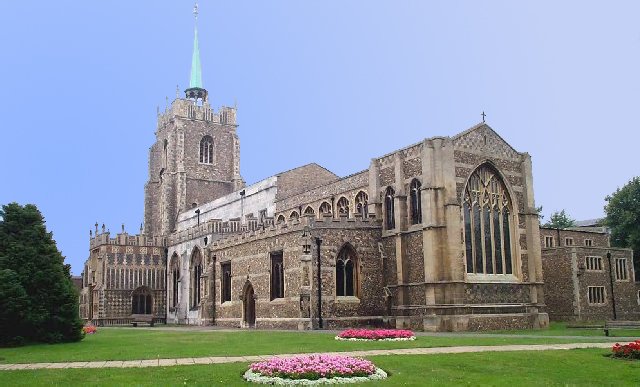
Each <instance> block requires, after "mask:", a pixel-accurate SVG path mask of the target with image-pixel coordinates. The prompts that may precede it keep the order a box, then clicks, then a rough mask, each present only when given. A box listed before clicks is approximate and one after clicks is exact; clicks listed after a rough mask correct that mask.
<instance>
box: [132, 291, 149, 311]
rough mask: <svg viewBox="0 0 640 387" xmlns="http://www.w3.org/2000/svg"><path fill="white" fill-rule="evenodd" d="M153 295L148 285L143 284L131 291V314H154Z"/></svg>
mask: <svg viewBox="0 0 640 387" xmlns="http://www.w3.org/2000/svg"><path fill="white" fill-rule="evenodd" d="M152 313H153V297H151V291H150V290H149V288H148V287H146V286H141V287H139V288H137V289H136V290H134V291H133V293H131V314H152Z"/></svg>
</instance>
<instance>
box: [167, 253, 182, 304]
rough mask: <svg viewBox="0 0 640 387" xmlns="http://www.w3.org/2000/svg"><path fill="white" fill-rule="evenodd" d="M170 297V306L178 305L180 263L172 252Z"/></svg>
mask: <svg viewBox="0 0 640 387" xmlns="http://www.w3.org/2000/svg"><path fill="white" fill-rule="evenodd" d="M170 267H171V296H170V297H171V299H170V300H169V305H171V306H172V307H174V308H175V307H177V306H178V287H179V286H180V263H179V260H178V255H177V254H174V255H173V257H171V266H170Z"/></svg>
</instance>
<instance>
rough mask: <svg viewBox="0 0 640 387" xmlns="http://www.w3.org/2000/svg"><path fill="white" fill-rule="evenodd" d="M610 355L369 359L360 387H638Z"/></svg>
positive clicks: (170, 373)
mask: <svg viewBox="0 0 640 387" xmlns="http://www.w3.org/2000/svg"><path fill="white" fill-rule="evenodd" d="M607 352H608V351H606V350H599V349H586V350H585V349H582V350H570V351H541V352H538V351H532V352H491V353H489V352H488V353H467V354H445V355H404V356H399V355H396V356H373V357H371V358H370V359H371V360H372V361H374V363H375V364H376V365H377V366H379V367H381V368H383V369H384V370H386V371H387V372H388V373H389V374H390V377H389V378H388V379H387V380H385V381H382V382H376V383H374V382H370V383H366V384H362V385H366V386H374V385H386V386H397V385H403V386H425V385H496V386H501V385H503V386H522V385H537V386H549V385H557V386H566V385H581V386H582V385H593V386H603V385H610V386H614V385H615V386H634V385H635V386H637V385H640V361H625V360H616V359H612V358H608V357H605V356H604V355H605V354H606V353H607ZM247 366H248V364H246V363H233V364H217V365H194V366H177V367H158V368H156V367H154V368H125V369H115V368H114V369H69V370H34V371H0V385H3V386H39V385H84V386H100V385H108V386H112V385H127V386H130V385H135V386H157V385H162V386H176V385H183V386H184V385H220V386H242V385H249V384H248V383H244V382H243V381H242V379H241V375H242V373H243V372H244V371H245V370H246V369H247Z"/></svg>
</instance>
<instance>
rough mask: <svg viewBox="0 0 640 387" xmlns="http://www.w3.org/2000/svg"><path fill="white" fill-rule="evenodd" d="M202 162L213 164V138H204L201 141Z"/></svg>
mask: <svg viewBox="0 0 640 387" xmlns="http://www.w3.org/2000/svg"><path fill="white" fill-rule="evenodd" d="M200 162H201V163H203V164H213V138H211V136H204V137H202V140H200Z"/></svg>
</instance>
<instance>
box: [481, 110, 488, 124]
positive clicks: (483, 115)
mask: <svg viewBox="0 0 640 387" xmlns="http://www.w3.org/2000/svg"><path fill="white" fill-rule="evenodd" d="M486 116H487V115H486V114H484V110H483V111H482V122H484V118H485V117H486Z"/></svg>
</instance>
